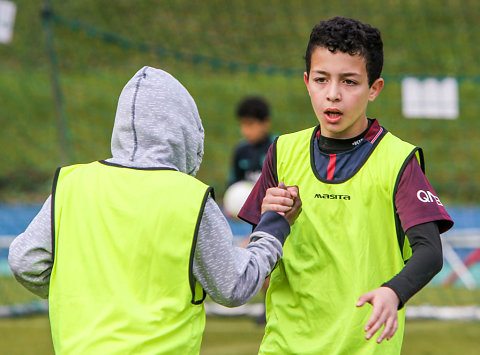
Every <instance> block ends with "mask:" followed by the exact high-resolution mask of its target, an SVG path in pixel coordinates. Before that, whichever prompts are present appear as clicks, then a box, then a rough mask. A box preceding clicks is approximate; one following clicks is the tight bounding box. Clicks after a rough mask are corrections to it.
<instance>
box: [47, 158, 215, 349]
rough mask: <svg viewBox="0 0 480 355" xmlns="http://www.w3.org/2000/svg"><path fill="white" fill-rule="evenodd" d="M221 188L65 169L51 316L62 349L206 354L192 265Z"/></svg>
mask: <svg viewBox="0 0 480 355" xmlns="http://www.w3.org/2000/svg"><path fill="white" fill-rule="evenodd" d="M210 191H211V189H210V188H209V187H208V186H206V185H204V184H203V183H201V182H200V181H198V180H196V179H195V178H193V177H191V176H189V175H186V174H183V173H180V172H177V171H172V170H137V169H129V168H123V167H118V166H110V165H106V164H102V163H100V162H94V163H90V164H85V165H74V166H69V167H66V168H62V169H60V170H59V171H57V179H56V183H55V184H54V189H53V199H52V201H53V208H54V213H53V214H52V215H53V216H54V220H53V222H54V226H55V228H54V240H55V245H54V246H55V248H54V265H53V270H52V274H51V279H50V296H49V307H50V311H49V312H50V322H51V328H52V338H53V344H54V348H55V352H56V353H57V354H68V355H72V354H82V355H84V354H99V355H105V354H122V355H123V354H198V353H199V351H200V345H201V338H202V333H203V330H204V326H205V312H204V308H203V303H202V301H203V299H204V297H205V294H204V292H203V290H202V289H201V287H199V285H198V284H196V283H195V279H194V278H193V274H192V262H193V255H194V248H195V244H196V235H197V232H198V221H199V216H201V213H202V211H203V206H204V204H205V202H206V198H207V196H208V194H209V193H210Z"/></svg>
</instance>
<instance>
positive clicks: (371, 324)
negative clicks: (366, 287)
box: [357, 287, 400, 344]
mask: <svg viewBox="0 0 480 355" xmlns="http://www.w3.org/2000/svg"><path fill="white" fill-rule="evenodd" d="M367 302H368V303H370V304H371V305H372V306H373V311H372V315H371V316H370V319H369V320H368V322H367V324H366V325H365V331H366V332H367V335H366V336H365V338H367V340H369V339H370V338H371V337H372V336H373V335H374V334H375V333H376V332H377V331H378V330H379V329H380V328H381V327H382V325H385V328H384V329H383V332H382V334H380V336H379V337H378V338H377V343H379V344H380V343H381V342H382V340H383V339H385V338H387V340H390V338H391V337H393V335H394V334H395V332H396V331H397V327H398V316H397V311H398V303H399V302H400V300H399V299H398V296H397V294H396V293H395V292H394V291H393V290H392V289H391V288H389V287H379V288H377V289H375V290H373V291H370V292H367V293H365V294H363V295H361V296H360V298H359V299H358V301H357V307H361V306H363V305H364V304H365V303H367Z"/></svg>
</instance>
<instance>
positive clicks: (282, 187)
mask: <svg viewBox="0 0 480 355" xmlns="http://www.w3.org/2000/svg"><path fill="white" fill-rule="evenodd" d="M278 187H279V188H281V189H283V190H286V189H287V187H286V186H285V183H284V182H283V181H280V182H279V183H278Z"/></svg>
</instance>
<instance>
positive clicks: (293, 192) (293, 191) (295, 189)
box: [287, 186, 298, 197]
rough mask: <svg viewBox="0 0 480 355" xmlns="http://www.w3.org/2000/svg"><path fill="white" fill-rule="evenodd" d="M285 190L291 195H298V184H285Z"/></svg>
mask: <svg viewBox="0 0 480 355" xmlns="http://www.w3.org/2000/svg"><path fill="white" fill-rule="evenodd" d="M287 191H288V192H290V195H292V197H298V186H287Z"/></svg>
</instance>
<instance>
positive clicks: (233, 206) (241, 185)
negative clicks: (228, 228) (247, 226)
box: [223, 181, 254, 218]
mask: <svg viewBox="0 0 480 355" xmlns="http://www.w3.org/2000/svg"><path fill="white" fill-rule="evenodd" d="M253 186H254V184H253V183H252V182H249V181H237V182H236V183H234V184H232V185H230V186H229V187H228V188H227V190H226V191H225V194H224V195H223V211H224V213H225V214H226V215H227V217H230V218H237V215H238V212H240V209H241V208H242V206H243V204H244V203H245V201H246V200H247V197H248V195H250V192H251V191H252V189H253Z"/></svg>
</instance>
